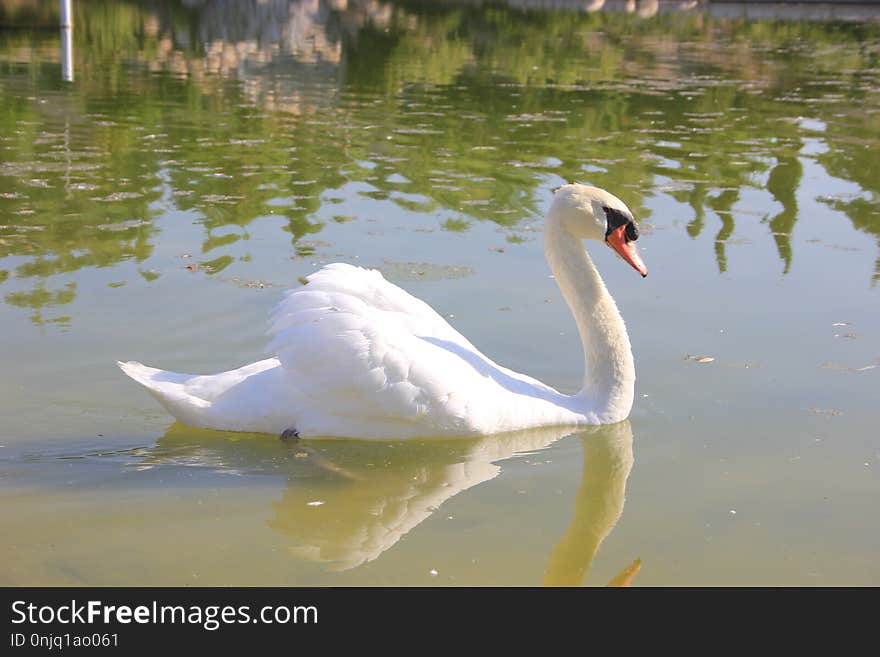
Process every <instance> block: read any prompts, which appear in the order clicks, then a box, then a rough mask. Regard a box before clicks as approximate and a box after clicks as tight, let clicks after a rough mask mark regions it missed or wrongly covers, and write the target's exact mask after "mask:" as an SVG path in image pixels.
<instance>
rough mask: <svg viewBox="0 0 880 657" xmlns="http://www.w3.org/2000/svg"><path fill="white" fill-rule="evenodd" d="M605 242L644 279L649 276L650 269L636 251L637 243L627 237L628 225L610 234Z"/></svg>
mask: <svg viewBox="0 0 880 657" xmlns="http://www.w3.org/2000/svg"><path fill="white" fill-rule="evenodd" d="M605 241H606V242H607V243H608V246H610V247H611V248H612V249H614V250H615V251H617V255H619V256H620V257H621V258H623V259H624V260H626V261H627V262H628V263H629V264H631V265H632V266H633V269H635V270H636V271H637V272H639V273H640V274H641V275H642V278H644V277H645V276H647V275H648V268H647V267H646V266H645V263H644V262H642V256H640V255H639V252H638V250H637V249H636V243H635V242H634V241H633V240H628V239H627V237H626V224H624V225H623V226H618V227H617V228H615V229H614V230H612V231H611V232H610V233H608V237H606V238H605Z"/></svg>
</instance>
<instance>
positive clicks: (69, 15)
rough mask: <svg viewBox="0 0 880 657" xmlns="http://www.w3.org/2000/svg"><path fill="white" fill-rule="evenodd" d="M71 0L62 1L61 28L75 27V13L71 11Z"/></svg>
mask: <svg viewBox="0 0 880 657" xmlns="http://www.w3.org/2000/svg"><path fill="white" fill-rule="evenodd" d="M70 2H71V0H61V27H62V28H64V27H73V12H72V11H71V10H70Z"/></svg>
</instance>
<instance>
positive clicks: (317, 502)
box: [306, 500, 324, 506]
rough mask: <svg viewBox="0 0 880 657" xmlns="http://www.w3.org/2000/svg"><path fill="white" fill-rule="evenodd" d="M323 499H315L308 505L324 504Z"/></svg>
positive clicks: (307, 504)
mask: <svg viewBox="0 0 880 657" xmlns="http://www.w3.org/2000/svg"><path fill="white" fill-rule="evenodd" d="M323 504H324V502H323V500H315V501H314V502H307V503H306V506H323Z"/></svg>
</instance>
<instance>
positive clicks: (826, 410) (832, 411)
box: [807, 406, 843, 417]
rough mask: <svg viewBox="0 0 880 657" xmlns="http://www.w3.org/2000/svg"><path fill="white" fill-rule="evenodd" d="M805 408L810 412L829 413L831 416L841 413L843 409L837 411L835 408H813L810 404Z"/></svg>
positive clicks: (817, 413)
mask: <svg viewBox="0 0 880 657" xmlns="http://www.w3.org/2000/svg"><path fill="white" fill-rule="evenodd" d="M807 410H808V411H809V412H810V413H815V414H816V415H830V416H832V417H836V416H838V415H843V411H838V410H837V409H836V408H815V407H813V406H811V407H810V408H808V409H807Z"/></svg>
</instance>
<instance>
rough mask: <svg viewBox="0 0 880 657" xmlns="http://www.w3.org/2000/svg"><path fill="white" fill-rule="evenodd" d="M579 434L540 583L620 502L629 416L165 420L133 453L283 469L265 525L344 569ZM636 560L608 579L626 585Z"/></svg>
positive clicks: (226, 468) (227, 466)
mask: <svg viewBox="0 0 880 657" xmlns="http://www.w3.org/2000/svg"><path fill="white" fill-rule="evenodd" d="M568 436H579V437H580V440H581V442H582V445H583V459H584V460H583V470H582V474H581V481H580V485H579V486H578V490H577V493H576V495H575V499H574V505H573V513H572V517H571V520H570V522H569V525H568V529H567V530H566V532H565V533H564V535H563V536H562V537H561V539H560V540H559V541H558V544H557V545H556V547H555V548H554V550H553V552H552V554H551V555H550V558H549V563H548V565H547V568H546V571H545V575H544V584H546V585H550V586H579V585H581V584H582V583H583V581H584V579H585V577H586V575H587V572H588V571H589V569H590V565H591V564H592V562H593V558H594V557H595V555H596V553H597V552H598V550H599V547H600V546H601V544H602V542H603V541H604V540H605V538H606V537H607V536H608V534H609V533H610V532H611V530H612V529H613V528H614V526H615V524H616V523H617V520H618V518H619V517H620V514H621V512H622V511H623V504H624V497H625V490H626V480H627V477H628V476H629V472H630V469H631V468H632V463H633V453H632V439H633V436H632V428H631V425H630V422H629V420H626V421H624V422H620V423H617V424H612V425H603V426H596V427H587V428H579V429H578V430H576V431H575V430H573V429H572V428H571V427H545V428H540V429H531V430H525V431H518V432H512V433H508V434H499V435H495V436H486V437H482V438H461V439H455V440H449V439H444V440H418V441H414V440H408V441H364V440H326V441H299V442H296V443H292V444H289V445H285V444H283V443H282V444H279V442H278V441H277V439H274V440H273V439H267V436H265V435H250V434H241V433H227V432H219V431H209V430H204V429H195V428H191V427H186V426H184V425H181V424H174V425H172V427H171V428H170V429H169V430H168V432H167V433H166V435H165V436H164V437H162V438H161V439H160V440H159V442H158V444H157V445H156V447H155V448H154V449H152V450H150V452H149V454H148V455H146V459H145V460H144V461H141V462H140V463H141V464H142V465H148V464H153V465H161V464H178V465H194V466H202V467H210V468H212V469H214V470H215V471H219V472H226V473H238V474H245V475H259V474H265V475H275V476H279V475H280V476H283V477H286V480H287V481H286V485H285V487H284V491H283V493H282V495H281V498H280V499H279V500H277V501H275V502H272V508H273V513H272V515H271V517H270V518H269V520H268V521H267V523H268V525H269V526H270V527H271V528H272V529H273V530H275V531H277V532H279V533H280V534H282V535H284V536H285V537H287V538H289V539H291V547H290V550H291V552H292V553H293V554H295V555H296V556H298V557H299V558H302V559H305V560H308V561H313V562H320V563H323V564H324V566H325V567H326V568H327V569H328V570H334V571H343V570H350V569H353V568H356V567H358V566H360V565H362V564H365V563H368V562H370V561H373V560H375V559H377V558H378V557H379V556H380V555H382V554H383V553H384V552H385V551H386V550H388V549H390V548H391V547H393V546H394V545H395V544H396V543H397V542H398V541H399V540H400V539H401V538H403V536H405V535H406V534H407V533H409V532H410V531H412V530H413V529H415V528H416V527H417V526H418V525H419V524H421V523H422V522H423V521H424V520H426V519H427V518H428V517H429V516H431V515H432V514H433V513H434V512H435V511H437V510H438V509H439V508H440V507H441V506H442V505H443V503H444V502H446V501H447V500H449V499H450V498H452V497H454V496H455V495H458V494H459V493H462V492H463V491H466V490H467V489H469V488H472V487H474V486H476V485H478V484H480V483H483V482H485V481H489V480H490V479H493V478H494V477H496V476H497V475H498V474H499V473H500V472H501V469H502V465H500V464H499V463H500V462H502V461H503V460H505V459H509V458H512V457H515V456H525V455H528V454H530V453H534V452H536V451H539V450H542V449H544V448H546V447H549V446H550V445H551V444H553V443H555V442H557V441H558V440H560V439H562V438H566V437H568ZM640 565H641V563H640V561H639V560H636V561H635V562H633V563H631V564H630V565H629V566H627V567H625V568H623V569H622V572H621V573H620V574H619V575H618V576H617V577H615V578H614V579H613V580H612V581H611V582H609V585H617V586H620V585H624V586H625V585H628V584H629V583H630V581H631V580H632V578H633V576H635V574H636V573H637V572H638V570H639V568H640Z"/></svg>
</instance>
